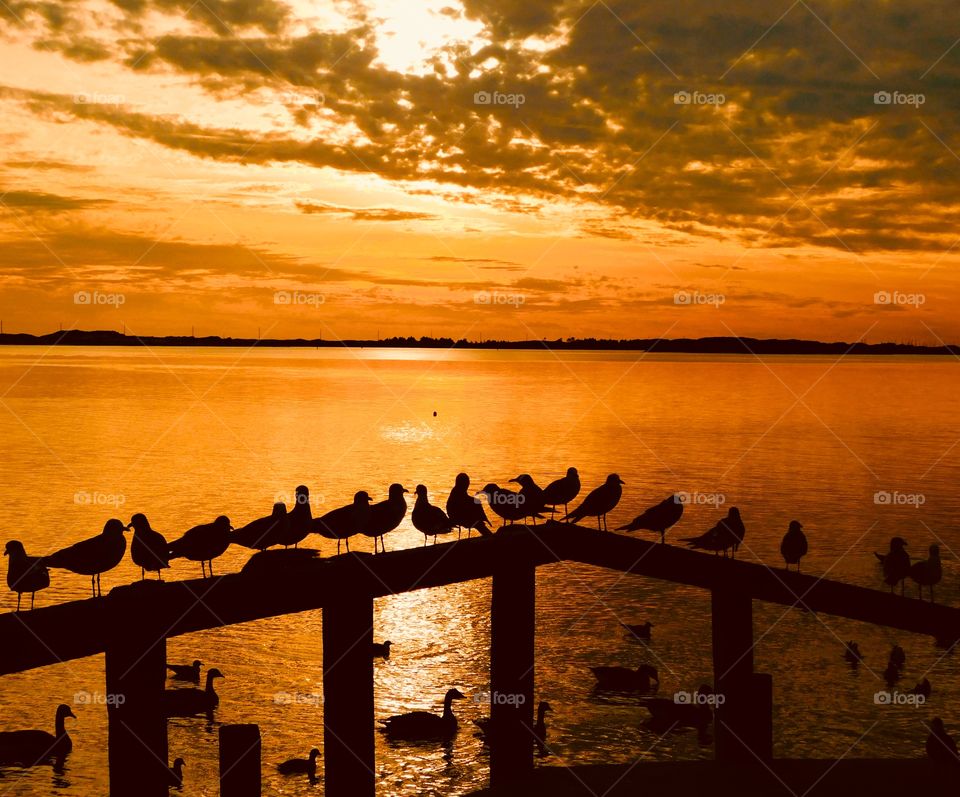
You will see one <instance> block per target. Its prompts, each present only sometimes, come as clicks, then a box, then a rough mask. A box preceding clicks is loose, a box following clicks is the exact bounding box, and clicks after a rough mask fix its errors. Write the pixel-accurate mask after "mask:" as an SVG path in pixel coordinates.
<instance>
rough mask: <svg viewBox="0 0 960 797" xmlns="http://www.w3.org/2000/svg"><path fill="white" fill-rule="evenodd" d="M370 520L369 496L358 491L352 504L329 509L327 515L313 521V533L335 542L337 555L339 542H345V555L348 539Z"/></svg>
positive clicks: (348, 551)
mask: <svg viewBox="0 0 960 797" xmlns="http://www.w3.org/2000/svg"><path fill="white" fill-rule="evenodd" d="M369 520H370V496H369V494H368V493H367V491H366V490H360V491H359V492H357V493H355V494H354V496H353V503H350V504H347V505H346V506H341V507H338V508H337V509H331V510H330V511H329V512H327V514H325V515H323V516H322V517H318V518H317V519H316V520H314V521H313V532H314V534H319V535H320V536H321V537H326V538H327V539H328V540H336V541H337V553H338V554H339V553H340V541H341V540H344V541H346V545H347V553H350V538H351V537H353V536H354V535H356V534H360V533H361V532H362V531H363V530H364V529H365V528H366V527H367V523H368V522H369Z"/></svg>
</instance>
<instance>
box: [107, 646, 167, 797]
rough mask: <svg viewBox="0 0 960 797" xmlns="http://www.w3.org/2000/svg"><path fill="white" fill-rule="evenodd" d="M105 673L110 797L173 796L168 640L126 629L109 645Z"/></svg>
mask: <svg viewBox="0 0 960 797" xmlns="http://www.w3.org/2000/svg"><path fill="white" fill-rule="evenodd" d="M105 669H106V687H107V694H106V701H107V758H108V765H109V770H110V797H130V795H131V794H135V795H137V797H167V791H168V790H167V765H168V763H169V762H168V758H167V718H166V716H165V715H164V712H163V690H164V684H165V682H166V677H167V644H166V640H165V639H161V640H160V641H159V642H158V641H156V639H143V638H142V637H141V636H140V635H139V634H137V633H136V630H135V629H134V628H132V627H126V628H125V629H124V636H118V637H116V638H114V639H113V640H111V641H110V643H109V644H108V645H107V649H106V666H105Z"/></svg>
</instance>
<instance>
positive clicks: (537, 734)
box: [472, 700, 553, 748]
mask: <svg viewBox="0 0 960 797" xmlns="http://www.w3.org/2000/svg"><path fill="white" fill-rule="evenodd" d="M548 711H553V706H551V705H550V704H549V703H548V702H547V701H546V700H541V701H540V702H539V703H538V704H537V721H536V723H535V724H534V726H533V729H532V730H533V740H534V742H536V743H537V745H538V746H540V747H541V748H542V747H543V745H544V744H545V743H546V741H547V722H546V717H547V712H548ZM472 722H473V724H474V725H476V726H477V727H478V728H479V729H480V733H478V734H477V735H478V736H479V737H480V738H482V739H483V741H484V742H487V741H489V738H490V734H491V732H492V731H493V728H494V725H493V718H492V717H479V718H478V719H475V720H473V721H472Z"/></svg>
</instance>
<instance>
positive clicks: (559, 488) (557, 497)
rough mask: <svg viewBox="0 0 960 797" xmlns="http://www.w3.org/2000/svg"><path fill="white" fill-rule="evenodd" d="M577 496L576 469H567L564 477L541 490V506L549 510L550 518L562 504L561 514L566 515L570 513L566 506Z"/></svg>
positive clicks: (578, 483) (577, 474)
mask: <svg viewBox="0 0 960 797" xmlns="http://www.w3.org/2000/svg"><path fill="white" fill-rule="evenodd" d="M579 494H580V474H579V473H577V469H576V468H567V475H566V476H561V477H560V478H559V479H557V480H556V481H552V482H550V484H548V485H547V486H546V487H544V488H543V504H544V507H549V508H550V516H551V517H553V513H554V512H555V511H556V509H557V507H558V506H560V504H563V513H564V514H567V512H569V511H570V510H569V509H568V506H567V505H568V504H569V503H570V502H571V501H572V500H573V499H574V498H576V497H577V496H578V495H579Z"/></svg>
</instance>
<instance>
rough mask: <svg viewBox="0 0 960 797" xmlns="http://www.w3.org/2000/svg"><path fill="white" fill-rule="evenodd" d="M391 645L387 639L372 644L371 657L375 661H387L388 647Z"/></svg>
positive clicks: (388, 655)
mask: <svg viewBox="0 0 960 797" xmlns="http://www.w3.org/2000/svg"><path fill="white" fill-rule="evenodd" d="M392 644H393V642H391V641H390V640H389V639H388V640H387V641H386V642H374V643H373V657H374V658H375V659H389V658H390V646H391V645H392Z"/></svg>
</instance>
